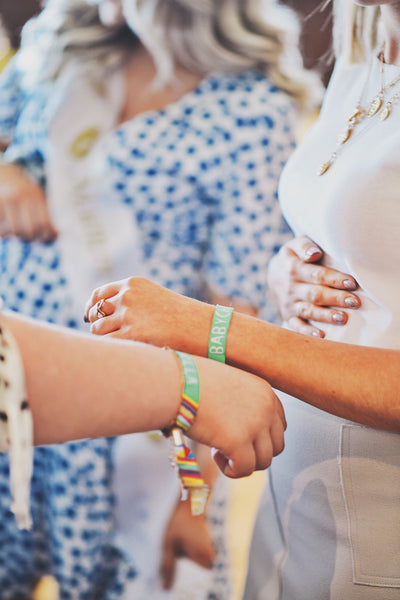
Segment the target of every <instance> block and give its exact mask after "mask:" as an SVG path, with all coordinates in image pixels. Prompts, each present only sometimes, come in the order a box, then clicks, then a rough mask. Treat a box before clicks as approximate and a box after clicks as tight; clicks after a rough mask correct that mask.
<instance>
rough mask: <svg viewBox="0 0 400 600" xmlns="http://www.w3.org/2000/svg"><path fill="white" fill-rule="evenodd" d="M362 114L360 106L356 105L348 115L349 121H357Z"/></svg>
mask: <svg viewBox="0 0 400 600" xmlns="http://www.w3.org/2000/svg"><path fill="white" fill-rule="evenodd" d="M361 115H362V110H361V108H360V107H359V106H358V105H357V106H356V107H355V109H354V110H353V112H352V113H351V115H350V117H349V121H358V119H359V118H360V117H361Z"/></svg>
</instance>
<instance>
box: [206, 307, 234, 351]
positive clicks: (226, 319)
mask: <svg viewBox="0 0 400 600" xmlns="http://www.w3.org/2000/svg"><path fill="white" fill-rule="evenodd" d="M232 313H233V308H232V307H231V306H220V305H219V304H217V306H216V307H215V311H214V316H213V320H212V323H211V331H210V337H209V340H208V358H212V359H213V360H218V361H219V362H222V363H224V362H225V360H226V357H225V351H226V338H227V336H228V329H229V324H230V322H231V318H232Z"/></svg>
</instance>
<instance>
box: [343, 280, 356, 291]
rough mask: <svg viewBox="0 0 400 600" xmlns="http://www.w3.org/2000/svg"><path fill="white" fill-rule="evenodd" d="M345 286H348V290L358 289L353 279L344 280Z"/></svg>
mask: <svg viewBox="0 0 400 600" xmlns="http://www.w3.org/2000/svg"><path fill="white" fill-rule="evenodd" d="M343 287H344V288H346V290H356V289H357V284H356V283H354V281H352V280H351V279H345V280H344V281H343Z"/></svg>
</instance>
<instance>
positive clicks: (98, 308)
mask: <svg viewBox="0 0 400 600" xmlns="http://www.w3.org/2000/svg"><path fill="white" fill-rule="evenodd" d="M103 306H104V298H102V299H101V300H99V301H98V303H97V304H96V311H97V316H98V318H99V319H102V318H103V317H106V316H107V313H106V312H104V310H103Z"/></svg>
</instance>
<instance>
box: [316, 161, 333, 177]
mask: <svg viewBox="0 0 400 600" xmlns="http://www.w3.org/2000/svg"><path fill="white" fill-rule="evenodd" d="M331 164H332V159H331V158H330V159H329V160H327V161H326V162H324V164H323V165H321V166H320V168H319V171H318V175H323V174H324V173H326V172H327V170H328V169H329V167H330V166H331Z"/></svg>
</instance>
